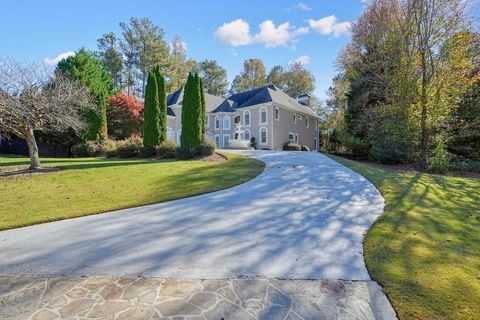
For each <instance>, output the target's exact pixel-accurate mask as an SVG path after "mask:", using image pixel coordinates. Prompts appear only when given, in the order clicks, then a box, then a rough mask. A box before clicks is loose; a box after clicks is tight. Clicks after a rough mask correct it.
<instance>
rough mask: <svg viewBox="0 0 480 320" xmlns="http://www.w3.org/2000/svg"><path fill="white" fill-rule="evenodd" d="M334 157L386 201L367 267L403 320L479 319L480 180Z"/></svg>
mask: <svg viewBox="0 0 480 320" xmlns="http://www.w3.org/2000/svg"><path fill="white" fill-rule="evenodd" d="M331 158H333V159H334V160H336V161H338V162H340V163H342V164H344V165H346V166H348V167H350V168H351V169H353V170H354V171H356V172H358V173H360V174H361V175H363V176H364V177H366V178H367V179H369V180H370V181H371V182H372V183H373V184H374V185H375V186H376V187H377V188H378V189H379V190H380V191H381V193H382V194H383V196H384V198H385V200H386V208H385V213H384V214H383V216H381V217H380V218H379V219H378V220H377V222H376V223H375V224H374V225H373V226H372V228H371V229H370V230H369V231H368V233H367V235H366V238H365V243H364V251H365V260H366V263H367V267H368V271H369V272H370V275H371V276H372V278H373V279H374V280H376V281H378V282H379V283H380V284H381V285H382V286H383V287H384V288H385V291H386V293H387V295H388V297H389V299H390V301H391V302H392V304H393V306H394V308H395V310H396V311H397V313H398V315H399V317H400V319H480V180H478V179H469V178H461V177H450V176H439V175H431V174H424V173H416V172H395V171H391V170H388V169H381V168H377V167H374V166H371V165H368V164H364V163H359V162H355V161H350V160H346V159H342V158H339V157H334V156H331Z"/></svg>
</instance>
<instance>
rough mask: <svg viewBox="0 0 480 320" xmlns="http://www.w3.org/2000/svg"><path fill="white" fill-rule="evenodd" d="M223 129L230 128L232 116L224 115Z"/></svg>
mask: <svg viewBox="0 0 480 320" xmlns="http://www.w3.org/2000/svg"><path fill="white" fill-rule="evenodd" d="M223 129H230V116H223Z"/></svg>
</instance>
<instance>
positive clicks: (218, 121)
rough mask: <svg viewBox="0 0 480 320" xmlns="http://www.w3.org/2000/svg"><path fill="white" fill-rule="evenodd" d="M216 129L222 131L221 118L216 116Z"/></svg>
mask: <svg viewBox="0 0 480 320" xmlns="http://www.w3.org/2000/svg"><path fill="white" fill-rule="evenodd" d="M215 129H220V118H219V117H218V116H215Z"/></svg>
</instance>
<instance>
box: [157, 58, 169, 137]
mask: <svg viewBox="0 0 480 320" xmlns="http://www.w3.org/2000/svg"><path fill="white" fill-rule="evenodd" d="M154 72H155V77H156V80H157V86H158V125H159V130H160V131H159V137H158V141H159V142H163V141H165V140H166V139H167V89H166V83H165V78H164V77H163V76H162V75H161V74H160V66H158V65H157V66H156V67H155V68H154Z"/></svg>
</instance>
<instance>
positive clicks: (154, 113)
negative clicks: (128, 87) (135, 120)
mask: <svg viewBox="0 0 480 320" xmlns="http://www.w3.org/2000/svg"><path fill="white" fill-rule="evenodd" d="M158 107H159V99H158V85H157V77H156V75H155V73H154V72H150V73H149V74H148V79H147V86H146V88H145V102H144V115H143V116H144V121H143V145H144V146H146V147H155V146H156V145H158V143H159V142H160V141H159V138H160V126H159V121H158V116H159V110H158Z"/></svg>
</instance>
